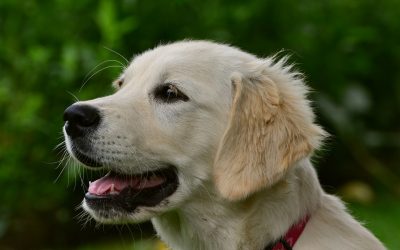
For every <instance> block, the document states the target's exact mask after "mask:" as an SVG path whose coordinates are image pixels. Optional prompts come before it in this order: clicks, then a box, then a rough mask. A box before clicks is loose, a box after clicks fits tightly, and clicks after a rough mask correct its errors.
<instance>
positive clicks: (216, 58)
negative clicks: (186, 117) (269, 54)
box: [124, 42, 250, 87]
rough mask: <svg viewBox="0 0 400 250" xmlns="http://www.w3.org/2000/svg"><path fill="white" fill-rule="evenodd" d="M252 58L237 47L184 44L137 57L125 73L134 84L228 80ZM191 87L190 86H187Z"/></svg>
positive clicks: (167, 46) (151, 51) (198, 82)
mask: <svg viewBox="0 0 400 250" xmlns="http://www.w3.org/2000/svg"><path fill="white" fill-rule="evenodd" d="M249 57H250V55H249V54H247V53H244V52H242V51H240V50H238V49H236V48H232V47H229V46H226V45H221V44H215V43H209V42H181V43H174V44H169V45H163V46H159V47H156V48H154V49H152V50H148V51H146V52H144V53H142V54H140V55H138V56H136V57H135V58H134V59H133V60H132V63H131V64H130V65H129V67H128V68H127V70H126V71H125V73H124V75H125V79H127V81H132V82H134V84H140V85H143V86H144V85H146V86H150V85H154V84H158V83H162V82H165V81H171V82H177V83H181V84H185V83H192V84H185V85H196V84H200V83H203V84H202V86H203V87H205V86H204V83H208V84H211V83H215V82H221V81H224V80H228V78H229V76H230V74H231V73H232V71H234V70H235V68H237V67H238V66H237V65H238V64H239V63H240V62H242V61H243V60H245V59H249ZM186 87H190V86H186Z"/></svg>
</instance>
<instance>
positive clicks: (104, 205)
mask: <svg viewBox="0 0 400 250" xmlns="http://www.w3.org/2000/svg"><path fill="white" fill-rule="evenodd" d="M146 175H148V176H150V175H156V176H161V177H162V178H163V180H164V181H163V182H160V183H158V185H147V186H140V185H138V184H137V183H133V185H132V186H130V185H125V186H123V185H122V186H120V187H122V189H121V190H117V188H115V189H114V190H111V189H110V188H109V187H106V188H104V189H103V190H101V191H99V190H97V191H99V192H94V191H95V190H96V189H93V188H92V190H90V189H89V191H88V192H87V193H86V194H85V202H86V204H87V205H88V207H89V208H90V209H92V210H95V211H99V210H101V211H107V210H117V211H125V212H133V211H134V210H135V208H136V207H138V206H147V207H153V206H156V205H158V204H160V202H161V201H163V200H164V199H166V198H167V197H169V196H170V195H172V194H173V193H174V192H175V191H176V190H177V188H178V185H179V183H178V176H177V174H176V168H175V167H174V166H171V165H170V166H168V167H167V168H162V169H161V170H157V171H151V172H147V173H142V174H139V175H137V174H135V175H132V176H131V177H127V176H126V175H121V174H118V173H116V172H110V173H109V174H108V175H107V176H108V178H115V177H116V178H133V179H135V178H140V177H141V176H146ZM121 176H122V177H121ZM103 178H105V177H103ZM127 180H128V179H127ZM128 181H129V180H128ZM107 185H108V184H107ZM91 191H92V192H91ZM102 192H103V193H102Z"/></svg>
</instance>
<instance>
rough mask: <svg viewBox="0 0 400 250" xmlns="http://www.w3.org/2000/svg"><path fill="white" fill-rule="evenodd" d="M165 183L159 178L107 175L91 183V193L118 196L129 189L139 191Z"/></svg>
mask: <svg viewBox="0 0 400 250" xmlns="http://www.w3.org/2000/svg"><path fill="white" fill-rule="evenodd" d="M164 181H165V179H163V178H161V177H158V176H152V177H150V178H144V177H143V178H139V177H137V176H132V177H127V176H124V177H121V176H110V174H107V175H106V176H104V177H102V178H100V179H98V180H96V181H94V182H89V193H90V194H94V195H106V194H118V193H119V192H121V191H122V190H123V189H124V188H127V187H131V188H134V189H138V190H139V189H143V188H149V187H155V186H158V185H161V184H162V183H163V182H164Z"/></svg>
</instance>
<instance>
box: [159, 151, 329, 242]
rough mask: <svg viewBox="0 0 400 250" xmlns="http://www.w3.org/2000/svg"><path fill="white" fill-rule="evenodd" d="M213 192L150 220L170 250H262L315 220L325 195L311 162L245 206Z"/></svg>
mask: <svg viewBox="0 0 400 250" xmlns="http://www.w3.org/2000/svg"><path fill="white" fill-rule="evenodd" d="M206 189H208V191H207V190H206ZM212 190H214V189H213V188H211V184H210V187H207V186H206V188H204V189H203V191H204V192H203V193H199V194H197V195H196V196H195V197H193V199H191V200H190V201H188V202H187V203H185V204H184V205H183V206H181V207H180V208H179V209H177V210H174V211H171V212H168V213H165V214H163V215H161V216H159V217H156V218H154V219H153V220H152V222H153V225H154V226H155V228H156V230H157V233H158V234H159V235H160V236H161V238H162V239H163V240H164V241H165V242H166V243H167V244H168V245H169V246H170V247H171V248H172V249H174V250H187V249H207V250H213V249H216V250H217V249H218V250H228V249H229V250H239V249H240V250H258V249H263V248H264V247H265V246H266V245H268V244H269V243H270V242H272V241H275V240H277V239H278V238H280V237H281V236H283V235H285V233H286V231H287V230H288V229H289V228H290V226H292V224H293V223H295V222H296V221H298V220H300V219H301V218H303V217H304V216H306V215H307V214H311V216H312V213H313V211H314V210H316V209H317V207H318V205H319V201H320V197H321V194H322V190H321V188H320V185H319V183H318V179H317V176H316V174H315V171H314V169H313V167H312V166H311V163H310V162H309V160H308V159H306V160H302V161H300V162H299V163H297V166H295V167H294V168H292V170H290V171H289V173H288V174H287V175H286V177H285V178H284V180H282V181H281V182H279V183H278V184H276V185H274V186H273V187H271V188H269V189H266V190H264V191H261V192H258V193H257V194H254V195H252V196H251V197H249V198H247V199H245V200H244V201H241V202H235V203H232V202H228V201H226V200H224V199H222V198H220V197H219V196H218V195H217V192H213V191H212ZM282 199H284V200H282Z"/></svg>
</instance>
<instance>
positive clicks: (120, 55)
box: [103, 46, 129, 64]
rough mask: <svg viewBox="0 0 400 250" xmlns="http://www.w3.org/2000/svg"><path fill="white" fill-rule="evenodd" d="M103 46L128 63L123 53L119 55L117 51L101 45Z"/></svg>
mask: <svg viewBox="0 0 400 250" xmlns="http://www.w3.org/2000/svg"><path fill="white" fill-rule="evenodd" d="M103 48H105V49H106V50H108V51H111V52H113V53H115V54H116V55H118V56H120V57H121V58H122V59H124V60H125V62H126V63H127V64H129V60H128V59H126V57H124V56H123V55H121V54H120V53H118V52H117V51H115V50H113V49H110V48H108V47H106V46H103Z"/></svg>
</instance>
